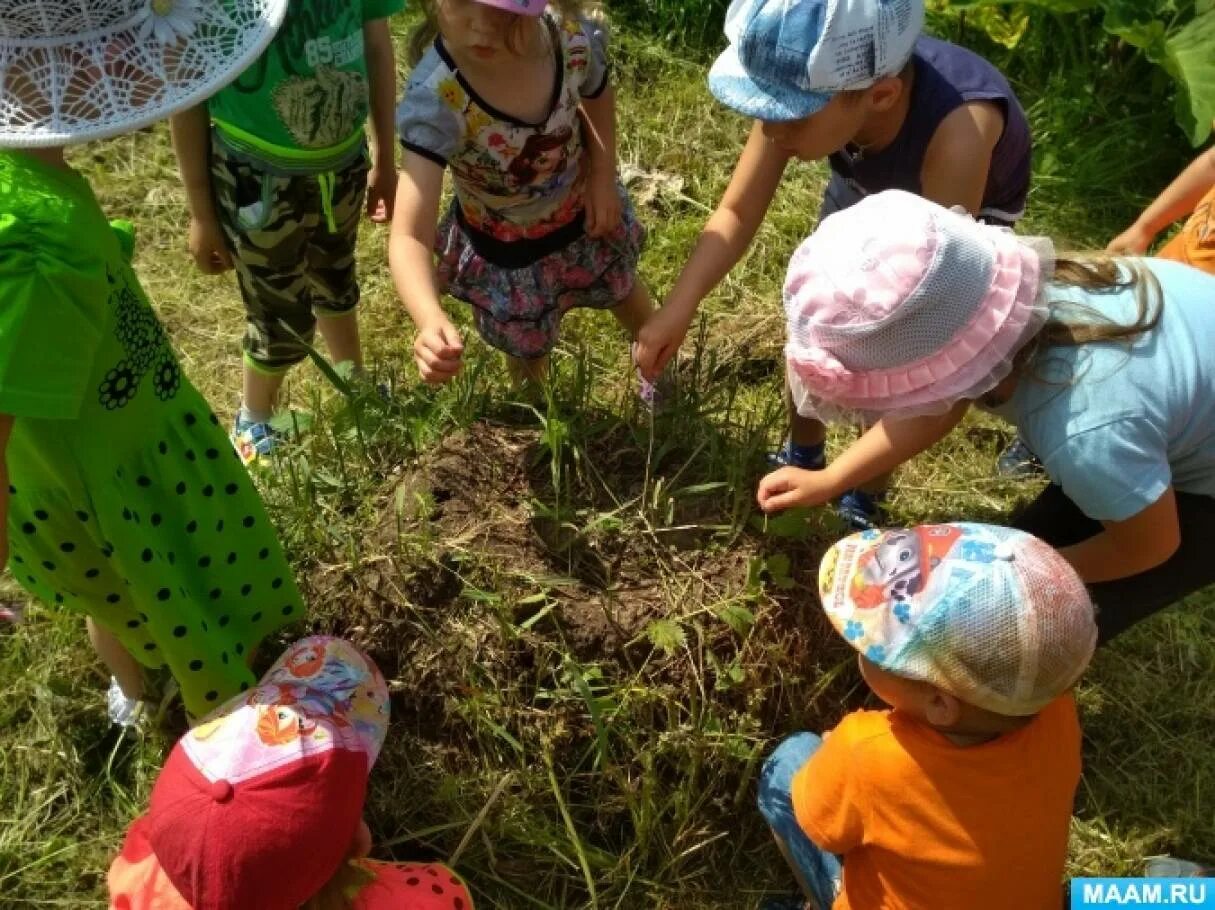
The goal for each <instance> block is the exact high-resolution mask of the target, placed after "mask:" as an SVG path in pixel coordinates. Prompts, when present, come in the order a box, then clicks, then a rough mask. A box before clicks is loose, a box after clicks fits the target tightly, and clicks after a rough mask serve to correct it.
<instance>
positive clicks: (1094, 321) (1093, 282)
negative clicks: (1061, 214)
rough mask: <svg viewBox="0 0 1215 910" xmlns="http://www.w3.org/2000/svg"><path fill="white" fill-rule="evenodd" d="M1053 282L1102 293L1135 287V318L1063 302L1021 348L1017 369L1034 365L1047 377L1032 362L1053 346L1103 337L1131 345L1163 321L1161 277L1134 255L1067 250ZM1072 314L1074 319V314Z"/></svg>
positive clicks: (1079, 342)
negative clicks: (1127, 320) (1119, 318)
mask: <svg viewBox="0 0 1215 910" xmlns="http://www.w3.org/2000/svg"><path fill="white" fill-rule="evenodd" d="M1051 284H1052V285H1054V286H1056V287H1064V288H1069V287H1071V288H1079V289H1081V290H1084V291H1089V292H1091V293H1096V294H1103V293H1118V292H1121V291H1124V290H1126V289H1127V288H1134V290H1135V303H1136V315H1135V321H1134V322H1132V323H1130V324H1129V325H1124V324H1122V323H1117V322H1114V321H1113V320H1112V319H1110V318H1109V317H1108V316H1106V315H1105V314H1103V313H1101V312H1099V311H1097V310H1096V309H1094V308H1093V307H1090V306H1085V305H1084V304H1080V303H1072V302H1068V303H1064V304H1059V305H1057V308H1056V310H1055V312H1054V313H1052V315H1051V317H1050V318H1049V319H1048V320H1047V321H1046V324H1045V325H1043V326H1042V328H1041V329H1040V330H1039V331H1038V334H1037V335H1035V336H1034V338H1033V339H1032V340H1031V341H1030V342H1029V343H1028V344H1027V345H1025V347H1023V348H1021V350H1020V351H1018V352H1017V355H1016V357H1015V358H1014V360H1013V364H1014V370H1015V371H1016V372H1017V373H1023V372H1025V371H1026V370H1027V369H1029V372H1030V374H1031V375H1032V376H1033V377H1034V378H1037V379H1043V377H1042V375H1041V374H1040V373H1035V372H1034V371H1033V369H1032V367H1031V365H1032V364H1033V363H1034V362H1035V361H1038V359H1039V358H1040V357H1042V356H1044V355H1047V354H1048V353H1049V351H1050V350H1051V349H1052V348H1066V347H1078V346H1080V345H1082V344H1095V343H1100V342H1122V343H1124V344H1126V345H1127V346H1128V347H1129V346H1130V344H1131V343H1133V342H1134V341H1135V339H1137V338H1139V337H1140V336H1142V335H1145V334H1147V333H1148V332H1150V331H1152V330H1153V329H1155V328H1156V326H1157V325H1159V324H1160V313H1161V310H1162V308H1163V306H1164V299H1163V295H1162V293H1161V290H1160V282H1159V281H1157V280H1156V276H1155V275H1153V274H1152V273H1151V272H1150V271H1149V270H1147V269H1145V268H1144V267H1143V266H1142V265H1140V264H1139V263H1137V262H1133V261H1131V260H1129V259H1124V258H1122V257H1118V256H1110V255H1108V254H1106V253H1067V254H1064V255H1062V256H1060V257H1059V258H1058V259H1057V260H1055V274H1054V278H1053V279H1052V281H1051ZM1069 315H1070V316H1072V318H1068V317H1069ZM1075 317H1083V318H1075Z"/></svg>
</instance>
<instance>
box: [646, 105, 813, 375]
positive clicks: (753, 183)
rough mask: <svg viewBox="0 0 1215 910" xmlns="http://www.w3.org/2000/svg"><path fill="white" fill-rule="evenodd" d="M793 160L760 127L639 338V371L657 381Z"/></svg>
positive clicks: (747, 241)
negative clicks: (676, 275)
mask: <svg viewBox="0 0 1215 910" xmlns="http://www.w3.org/2000/svg"><path fill="white" fill-rule="evenodd" d="M788 162H789V156H788V155H787V154H786V153H784V152H782V151H780V150H779V149H777V148H776V147H775V146H773V145H772V143H770V142H769V141H768V140H767V138H765V136H764V134H763V131H762V127H761V125H760V124H759V123H758V122H756V123H755V125H754V126H752V128H751V135H750V136H749V137H748V139H747V144H746V146H745V147H744V148H743V151H742V155H741V156H739V159H738V164H736V165H735V167H734V175H733V176H732V177H731V178H730V185H729V186H728V187H726V192H725V194H724V195H723V196H722V198H721V202H720V203H719V204H718V206H717V209H716V211H714V212H713V214H712V215H711V216H710V218H709V220H708V222H707V223H706V224H705V227H704V230H703V231H701V234H700V239H699V240H697V242H696V248H695V249H694V250H693V251H692V255H691V256H690V257H689V258H688V262H687V264H686V265H685V266H684V267H683V271H682V272H681V273H680V275H679V278H678V280H676V282H675V286H674V287H673V288H672V289H671V292H670V294H668V295H667V299H666V302H665V303H664V304H663V306H662V309H660V310H658V311H656V312H655V313H654V315H653V316H652V317H650V321H649V322H647V323H646V325H645V326H644V327H643V328H642V329H641V332H640V333H639V334H638V336H637V366H638V367H639V368H640V369H641V372H642V374H643V375H645V376H647V377H650V378H653V377H654V376H657V375H658V374H659V373H660V372H662V368H663V367H664V366H666V364H667V361H668V360H670V359H671V357H673V356H674V355H675V352H676V351H677V350H679V345H680V344H682V343H683V339H684V336H685V335H686V334H687V331H688V326H689V325H691V323H692V319H693V317H694V316H695V315H696V309H697V307H699V306H700V301H701V300H703V299H704V297H705V296H706V295H707V294H708V293H709V292H710V291H712V290H713V288H715V287H717V285H718V283H719V282H720V281H721V280H722V279H723V278H724V277H725V276H726V274H727V273H728V272H729V271H730V269H732V268H733V267H734V265H735V264H736V263H737V262H738V260H740V259H741V258H742V257H743V254H744V253H746V251H747V247H749V246H750V245H751V241H752V240H753V239H754V238H755V233H756V232H757V231H758V230H759V226H760V225H761V224H763V220H764V216H765V215H766V214H767V213H768V206H769V205H771V204H772V197H773V196H775V195H776V190H777V187H779V186H780V181H781V177H782V176H783V175H784V173H785V166H786V165H787V164H788Z"/></svg>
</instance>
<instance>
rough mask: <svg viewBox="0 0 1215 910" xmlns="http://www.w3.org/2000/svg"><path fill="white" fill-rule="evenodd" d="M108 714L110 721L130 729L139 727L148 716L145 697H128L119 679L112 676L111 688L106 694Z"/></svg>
mask: <svg viewBox="0 0 1215 910" xmlns="http://www.w3.org/2000/svg"><path fill="white" fill-rule="evenodd" d="M105 703H106V714H108V715H109V717H110V722H111V723H114V724H116V725H117V726H119V727H122V728H123V729H124V730H129V729H131V728H132V727H138V726H139V725H140V723H141V722H142V721H143V719H144V717H145V716H146V705H145V704H144V702H143V699H140V698H127V696H126V693H124V692H123V691H122V686H120V685H118V680H117V679H115V678H114V677H112V676H111V677H110V688H109V690H108V691H107V692H106V694H105Z"/></svg>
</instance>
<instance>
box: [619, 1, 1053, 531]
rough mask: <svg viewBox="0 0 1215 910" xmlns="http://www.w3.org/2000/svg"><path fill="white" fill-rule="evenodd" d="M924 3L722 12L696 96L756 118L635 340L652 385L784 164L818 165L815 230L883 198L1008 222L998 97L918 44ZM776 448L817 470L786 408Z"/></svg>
mask: <svg viewBox="0 0 1215 910" xmlns="http://www.w3.org/2000/svg"><path fill="white" fill-rule="evenodd" d="M923 7H924V4H923V0H903V2H900V3H891V2H889V0H735V2H734V3H732V4H731V6H730V9H729V12H728V13H727V17H726V35H727V36H728V37H729V39H730V47H729V48H727V50H726V51H725V53H723V54H722V55H721V57H720V58H718V60H717V63H716V64H715V65H714V66H713V70H712V72H711V73H710V74H709V88H710V89H711V90H712V91H713V94H714V95H716V96H717V98H718V99H719V100H720V101H721V102H722V103H723V104H726V105H728V106H729V107H732V108H734V109H735V110H737V111H740V112H741V113H743V114H745V115H747V116H749V117H753V118H755V123H754V125H753V126H752V128H751V133H750V137H749V138H748V139H747V144H746V147H745V148H744V149H743V151H742V155H741V156H740V157H739V159H738V164H737V166H736V167H735V169H734V176H733V178H732V179H731V181H730V185H729V187H727V189H726V192H725V195H724V196H723V197H722V200H721V202H720V203H719V204H718V207H717V211H716V212H714V213H713V216H712V217H711V218H710V219H709V221H708V224H706V225H705V229H704V231H703V233H702V234H701V237H700V240H699V241H698V242H697V244H696V248H695V250H693V252H692V256H691V258H690V259H689V260H688V263H687V265H685V266H684V268H683V272H682V273H681V274H680V276H679V278H678V280H677V281H676V282H675V286H674V287H673V288H672V289H671V292H670V294H669V295H668V296H667V299H666V303H665V304H664V305H663V306H662V308H661V309H660V310H658V311H657V312H656V313H655V314H654V316H653V317H652V318H651V319H650V321H649V322H648V323H647V324H646V325H645V327H644V328H643V329H642V330H641V332H640V334H639V336H638V343H637V364H638V367H639V369H640V371H641V373H642V375H643V376H652V375H654V374H655V373H657V372H658V371H660V370H661V369H662V368H663V365H664V364H665V363H666V362H667V361H668V360H669V359H670V358H671V357H672V356H674V354H675V352H676V351H677V350H678V348H679V345H680V344H681V343H682V341H683V338H684V335H685V334H686V333H687V330H688V326H689V325H690V324H691V321H692V319H693V317H694V316H695V315H696V309H697V307H698V306H699V305H700V301H701V300H702V299H704V297H705V296H706V295H707V294H708V293H709V292H710V291H711V290H713V288H714V287H716V286H717V284H718V282H720V281H721V279H722V278H723V277H725V275H726V273H727V272H729V270H730V269H731V268H732V267H733V266H734V264H735V263H736V262H738V261H739V259H741V258H742V256H743V254H744V253H745V252H746V250H747V247H748V246H749V245H750V243H751V240H752V238H753V237H754V236H755V233H756V231H757V230H759V226H760V223H761V222H762V221H763V219H764V215H765V214H766V213H767V211H768V206H769V205H771V203H772V198H773V196H774V195H775V194H776V190H777V187H778V186H779V185H780V181H781V176H782V175H783V174H784V171H785V168H786V166H787V165H788V162H789V160H790V158H794V157H796V158H800V159H802V160H804V161H817V160H819V159H821V158H827V160H828V162H829V163H830V165H831V172H832V174H831V182H830V183H829V184H828V186H827V190H826V194H825V195H824V197H823V201H822V205H821V207H820V214H821V215H822V216H826V215H828V214H830V213H831V212H833V211H838V210H839V209H842V208H846V207H847V206H849V205H852V204H853V203H855V202H856V201H857V200H858V199H859V198H861V197H862V196H864V195H865V194H867V193H875V192H878V191H879V190H884V189H889V188H892V187H893V188H898V189H904V190H908V191H909V192H913V193H918V194H920V195H922V196H925V197H926V198H928V199H933V200H935V201H936V202H939V203H941V204H942V205H962V206H964V207H965V208H966V209H967V210H968V211H970V212H973V213H975V214H977V215H979V216H981V217H983V218H985V219H988V220H991V221H994V222H998V223H1001V224H1011V223H1013V222H1015V221H1016V220H1017V219H1018V218H1020V217H1021V214H1022V212H1023V210H1024V207H1025V197H1026V193H1027V191H1028V189H1029V155H1030V139H1029V127H1028V125H1027V124H1026V120H1025V114H1024V113H1023V112H1022V110H1021V106H1020V104H1019V103H1018V102H1017V97H1016V95H1015V94H1014V93H1013V90H1012V89H1011V88H1010V87H1009V85H1008V82H1007V81H1006V80H1005V79H1004V77H1003V76H1002V75H1001V74H1000V73H999V71H997V70H996V69H995V68H994V67H993V66H992V65H991V64H989V63H988V62H987V61H986V60H983V59H982V58H981V57H978V56H976V55H975V54H973V53H971V52H970V51H968V50H965V49H964V48H961V47H958V46H956V45H953V44H949V43H947V42H944V41H938V40H936V39H935V38H928V37H921V36H920V29H921V27H922V25H923V19H924V8H923ZM789 411H790V420H791V433H790V437H789V440H788V442H787V443H786V445H785V446H784V447H783V448H782V449H781V450H780V451H779V452H777V453H776V454H775V455H774V456H773V459H774V461H775V462H777V463H779V464H792V465H796V466H798V467H803V468H820V467H822V466H823V465H824V464H825V454H824V448H823V442H824V439H825V438H826V430H825V428H824V427H823V425H822V424H821V423H819V422H817V421H814V420H811V419H809V418H805V417H799V416H798V415H797V414H796V412H795V411H794V410H793V408H792V405H791V404H790V407H789ZM884 486H885V484H884V482H882V483H879V484H877V485H876V486H874V487H871V488H870V490H869V492H868V493H866V492H861V491H850V492H849V494H848V496H846V497H845V499H843V500H842V501H841V503H840V511H841V514H842V515H843V516H844V518H845V519H846V520H847V521H849V522H850V523H852V524H854V525H858V526H868V525H870V524H872V522H873V521H874V520H876V518H877V514H878V507H879V501H880V498H881V496H880V494H881V491H882V490H883V489H884Z"/></svg>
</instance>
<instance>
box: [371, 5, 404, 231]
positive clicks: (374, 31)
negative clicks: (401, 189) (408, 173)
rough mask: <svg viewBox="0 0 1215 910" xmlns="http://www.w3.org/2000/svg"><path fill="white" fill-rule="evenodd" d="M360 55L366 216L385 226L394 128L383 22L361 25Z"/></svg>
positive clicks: (388, 42)
mask: <svg viewBox="0 0 1215 910" xmlns="http://www.w3.org/2000/svg"><path fill="white" fill-rule="evenodd" d="M363 56H364V57H365V58H366V60H367V92H368V99H369V103H370V107H371V115H370V124H371V137H370V143H369V146H370V152H371V172H370V173H369V174H368V175H367V217H369V218H370V219H371V220H372V221H374V222H376V223H377V224H386V223H387V222H388V221H390V220H391V219H392V206H393V201H394V200H395V198H396V191H397V163H396V128H395V126H394V125H393V109H394V106H395V104H396V96H397V65H396V55H395V54H394V52H393V48H392V32H390V31H389V29H388V20H387V19H373V20H372V21H371V22H367V23H365V24H364V25H363Z"/></svg>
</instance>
